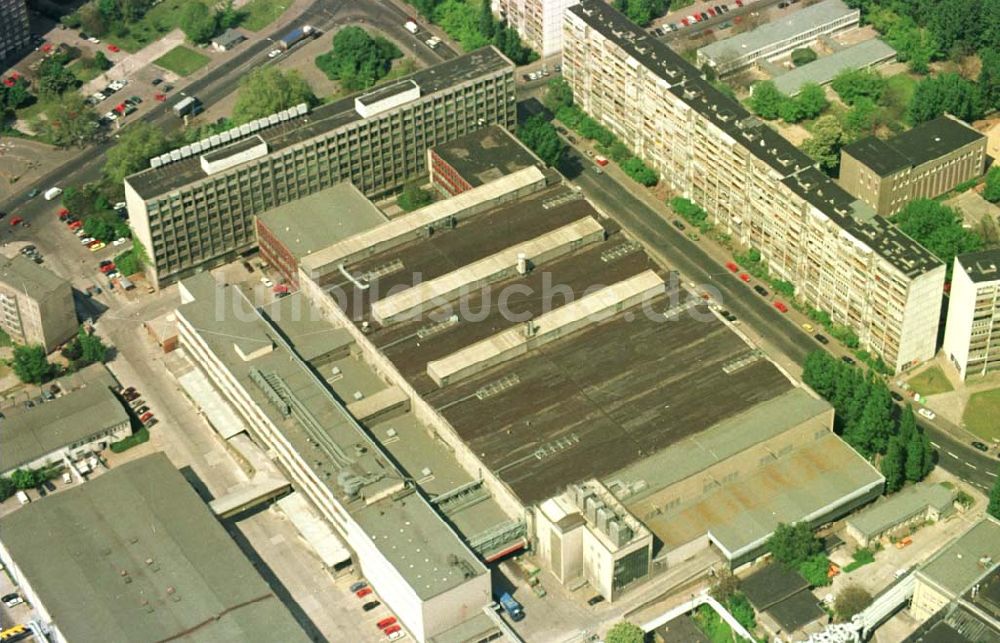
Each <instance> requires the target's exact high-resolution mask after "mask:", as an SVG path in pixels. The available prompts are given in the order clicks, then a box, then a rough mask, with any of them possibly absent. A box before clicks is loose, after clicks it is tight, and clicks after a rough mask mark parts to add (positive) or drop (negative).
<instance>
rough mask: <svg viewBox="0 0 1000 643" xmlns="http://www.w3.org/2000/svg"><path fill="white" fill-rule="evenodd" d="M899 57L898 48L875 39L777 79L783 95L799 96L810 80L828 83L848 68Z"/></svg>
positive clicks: (860, 43)
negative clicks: (897, 54)
mask: <svg viewBox="0 0 1000 643" xmlns="http://www.w3.org/2000/svg"><path fill="white" fill-rule="evenodd" d="M895 56H896V50H895V49H893V48H892V47H890V46H889V45H887V44H886V43H885V42H883V41H882V40H880V39H879V38H872V39H871V40H865V41H863V42H859V43H858V44H856V45H851V46H850V47H845V48H844V49H841V50H840V51H837V52H834V53H832V54H830V55H829V56H823V57H822V58H820V59H818V60H814V61H812V62H811V63H809V64H807V65H803V66H801V67H796V68H795V69H793V70H791V71H789V72H788V73H785V74H782V75H780V76H778V77H777V78H775V79H774V85H775V86H776V87H777V88H778V91H780V92H781V93H782V94H786V95H788V96H795V95H796V94H798V93H799V91H800V90H801V89H802V86H803V85H805V84H806V83H816V84H817V85H825V84H827V83H829V82H830V81H832V80H833V79H834V78H836V76H837V74H839V73H840V72H842V71H844V70H845V69H864V68H865V67H871V66H872V65H877V64H878V63H880V62H883V61H886V60H889V59H891V58H894V57H895Z"/></svg>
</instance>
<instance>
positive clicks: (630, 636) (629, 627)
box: [604, 621, 646, 643]
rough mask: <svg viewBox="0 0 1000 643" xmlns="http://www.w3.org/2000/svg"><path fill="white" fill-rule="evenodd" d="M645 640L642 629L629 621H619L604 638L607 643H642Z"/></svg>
mask: <svg viewBox="0 0 1000 643" xmlns="http://www.w3.org/2000/svg"><path fill="white" fill-rule="evenodd" d="M645 639H646V633H645V632H643V631H642V628H641V627H639V626H638V625H636V624H634V623H629V622H628V621H618V622H617V623H615V624H614V626H613V627H612V628H611V629H610V630H608V633H607V634H606V635H605V636H604V640H605V641H607V643H642V642H643V641H644V640H645Z"/></svg>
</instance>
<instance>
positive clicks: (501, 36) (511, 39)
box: [486, 0, 538, 65]
mask: <svg viewBox="0 0 1000 643" xmlns="http://www.w3.org/2000/svg"><path fill="white" fill-rule="evenodd" d="M486 1H487V2H488V1H489V0H486ZM493 44H494V45H495V46H496V48H497V49H499V50H500V51H502V52H503V54H504V55H505V56H507V57H508V58H510V59H511V61H513V63H514V64H515V65H526V64H528V63H530V62H532V61H534V60H537V59H538V54H536V53H535V52H534V51H532V50H531V49H530V48H529V47H528V46H527V45H525V44H524V43H523V42H521V35H520V34H519V33H517V30H516V29H514V28H513V27H509V26H508V25H507V23H506V22H500V23H499V24H498V25H497V26H496V29H494V32H493Z"/></svg>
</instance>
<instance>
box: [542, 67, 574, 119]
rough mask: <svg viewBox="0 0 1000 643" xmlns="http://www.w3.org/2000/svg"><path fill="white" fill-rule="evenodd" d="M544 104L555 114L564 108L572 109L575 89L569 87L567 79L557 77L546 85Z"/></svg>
mask: <svg viewBox="0 0 1000 643" xmlns="http://www.w3.org/2000/svg"><path fill="white" fill-rule="evenodd" d="M543 102H544V104H545V107H546V108H547V109H548V110H549V111H550V112H552V113H553V114H555V113H556V112H558V111H559V110H560V109H561V108H563V107H572V106H573V88H571V87H570V86H569V83H567V82H566V79H565V78H563V77H562V76H557V77H555V78H553V79H552V80H550V81H549V82H548V85H546V87H545V98H544V99H543Z"/></svg>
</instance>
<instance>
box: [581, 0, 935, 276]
mask: <svg viewBox="0 0 1000 643" xmlns="http://www.w3.org/2000/svg"><path fill="white" fill-rule="evenodd" d="M806 10H808V9H806ZM567 11H568V12H570V13H572V14H574V15H575V16H577V17H579V18H580V19H581V20H583V21H584V22H586V23H587V25H589V26H590V27H591V28H592V29H594V30H595V31H597V32H598V33H600V34H601V35H602V36H604V37H605V38H607V39H608V40H610V41H612V42H614V43H616V44H617V45H618V46H620V47H621V48H622V49H624V50H625V52H627V53H628V55H629V56H631V57H632V58H633V59H634V60H635V61H636V62H637V63H638V64H640V65H642V66H643V67H645V68H646V69H648V70H649V71H650V72H651V73H653V74H655V75H656V76H657V77H659V78H660V79H661V80H663V81H665V82H666V85H667V87H668V88H669V91H670V92H671V93H673V94H674V95H675V96H677V97H678V98H680V99H681V100H682V101H684V102H685V103H686V104H687V105H689V106H690V107H691V108H692V109H694V110H695V111H696V112H697V113H698V114H699V115H701V116H702V117H703V118H705V119H707V120H709V121H710V122H711V123H712V124H713V125H714V126H715V127H716V128H718V129H719V130H721V131H723V132H725V133H726V134H727V135H729V136H730V137H731V138H733V139H734V140H735V141H736V142H737V143H739V144H740V145H742V146H743V147H744V148H746V149H747V150H748V151H749V152H750V153H751V154H753V155H754V156H755V157H757V159H759V160H760V161H761V162H763V163H765V164H767V166H768V167H769V168H770V169H771V170H772V171H774V172H776V173H777V174H778V175H780V176H782V177H784V179H783V181H782V182H783V183H784V184H785V185H786V187H788V188H789V189H790V190H792V191H793V192H794V193H795V194H797V195H798V196H799V197H801V198H802V199H804V200H805V201H807V202H808V203H809V204H810V205H811V206H812V207H814V208H815V209H816V210H817V211H819V212H821V213H822V214H824V215H825V216H827V217H828V218H829V219H830V220H831V221H833V222H834V223H835V224H836V225H837V226H838V227H840V228H841V229H842V230H844V231H845V232H847V233H848V234H850V235H851V236H852V237H854V238H855V239H857V240H858V241H860V242H862V243H864V244H865V245H867V246H868V247H870V248H871V249H872V250H873V251H875V252H876V253H878V255H879V256H880V257H882V258H883V259H884V260H885V261H887V262H888V263H889V264H890V265H892V266H894V267H895V268H896V269H897V270H899V271H900V272H902V273H903V274H905V275H907V276H908V277H910V278H913V277H916V276H918V275H920V274H923V273H925V272H928V271H930V270H932V269H934V268H937V267H938V266H940V265H941V261H940V259H938V258H937V257H935V256H934V255H932V254H931V253H930V252H928V251H927V250H926V249H925V248H923V247H922V246H920V245H919V244H917V243H916V242H915V241H913V240H912V239H910V238H909V237H907V236H906V235H904V234H903V233H902V232H900V231H899V229H898V228H896V227H895V226H893V225H892V224H890V223H889V222H888V221H887V220H886V219H884V218H882V217H879V216H878V215H876V214H875V212H874V210H872V209H871V208H870V207H868V206H866V205H865V204H863V203H862V202H860V201H858V200H857V199H855V198H854V197H852V196H851V195H850V194H848V193H847V192H846V191H845V190H843V189H842V188H841V187H840V186H838V185H837V184H836V183H834V182H833V181H832V180H831V179H830V178H829V177H827V176H826V175H824V174H823V173H822V172H819V171H818V170H816V169H815V167H814V166H815V164H814V162H813V160H812V159H811V158H809V157H808V156H806V155H805V154H804V153H803V152H801V151H800V150H798V149H797V148H796V147H795V146H794V145H792V144H791V143H789V142H788V141H787V140H785V139H784V138H783V137H782V136H781V135H780V134H778V133H777V132H775V131H774V130H772V129H771V128H770V127H768V126H767V125H765V124H763V123H761V122H760V121H759V120H758V119H757V118H755V117H753V116H751V114H750V113H749V112H747V111H746V109H744V108H743V106H742V105H740V104H739V103H738V102H736V101H735V100H733V99H732V98H729V97H728V96H726V95H724V94H722V93H721V92H720V91H719V90H717V89H716V88H715V87H713V86H712V84H711V83H709V82H707V81H705V80H704V79H703V78H702V77H701V72H699V71H698V70H697V69H696V68H695V67H694V66H693V65H691V63H689V62H688V61H686V60H684V58H682V57H681V56H680V55H679V54H677V53H676V52H674V51H673V50H672V49H671V48H670V47H668V46H667V45H666V44H664V43H662V42H660V41H659V40H657V39H656V38H654V37H652V36H650V35H649V34H647V33H646V32H645V31H643V30H642V29H640V28H639V27H638V26H636V25H635V23H633V22H632V21H630V20H629V19H628V18H626V17H625V16H624V15H622V14H621V13H619V12H618V11H616V10H615V9H614V8H612V7H611V6H610V5H609V4H608V3H606V2H604V1H603V0H581V2H580V4H578V5H575V6H573V7H570V8H569V9H567ZM804 11H805V10H804ZM800 13H801V12H800ZM800 175H801V176H805V177H807V178H808V180H799V178H800Z"/></svg>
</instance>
